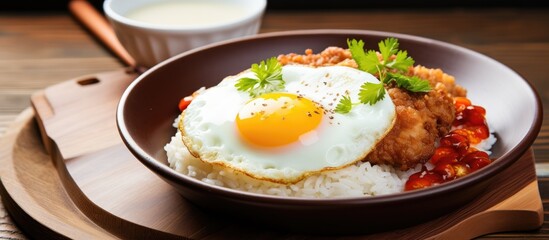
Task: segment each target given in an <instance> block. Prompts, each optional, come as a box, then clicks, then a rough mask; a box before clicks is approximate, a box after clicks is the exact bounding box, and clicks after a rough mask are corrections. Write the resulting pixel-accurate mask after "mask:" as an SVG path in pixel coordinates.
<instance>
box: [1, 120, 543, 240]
mask: <svg viewBox="0 0 549 240" xmlns="http://www.w3.org/2000/svg"><path fill="white" fill-rule="evenodd" d="M38 134H39V132H38V128H37V126H36V124H35V121H34V120H33V116H32V113H30V111H28V110H27V111H24V112H23V113H22V114H21V115H20V116H19V118H18V119H17V120H16V122H15V123H14V125H13V127H12V129H11V130H10V131H9V132H8V133H7V136H6V137H5V138H3V139H2V142H1V147H2V153H3V154H2V155H0V163H1V164H2V166H5V167H4V168H2V169H1V180H2V188H1V191H2V192H1V193H2V196H3V197H4V202H5V203H6V207H7V209H9V210H10V211H11V213H12V215H13V216H14V217H15V220H16V221H17V222H19V223H21V226H22V227H23V229H24V230H26V231H27V233H29V234H30V235H31V236H40V237H45V238H53V237H55V238H58V237H67V238H75V237H76V238H101V239H110V238H123V239H151V238H153V239H159V238H160V239H178V238H181V237H186V238H192V239H203V238H213V239H219V238H229V239H237V238H241V237H245V238H252V239H317V238H318V237H319V236H314V235H302V234H299V233H288V232H286V231H281V230H277V229H271V228H268V227H258V226H255V225H253V220H252V219H250V222H248V223H246V222H234V221H230V220H229V219H228V218H227V216H223V215H221V214H215V213H206V212H203V211H201V210H200V209H198V208H196V207H195V206H194V205H192V204H191V203H189V202H187V201H186V200H184V199H182V198H181V196H179V195H178V194H177V193H176V192H175V191H173V189H172V188H171V186H169V185H168V184H166V183H165V182H163V181H162V180H160V179H159V178H158V177H156V176H155V175H154V174H153V173H152V172H150V171H148V170H147V169H145V168H143V167H142V166H141V165H140V163H139V162H138V161H136V160H135V159H134V158H133V156H132V155H131V154H130V153H129V152H128V151H127V150H126V148H125V146H123V145H122V144H121V143H119V144H117V145H115V146H112V147H107V148H105V149H102V150H99V151H97V152H95V153H92V154H86V155H83V156H78V157H75V158H70V159H63V158H62V157H61V155H60V154H59V152H53V153H52V154H51V155H48V154H47V153H46V151H45V149H44V148H43V146H42V144H41V142H40V141H39V140H38V139H39V137H38ZM8 149H11V151H9V150H8ZM52 157H53V160H52ZM533 163H534V159H533V155H532V151H528V152H527V154H525V156H524V157H522V158H521V159H520V160H519V161H517V162H516V163H515V164H513V165H512V166H511V167H510V168H508V169H506V170H505V171H503V172H502V173H501V174H499V175H498V176H496V177H495V179H494V181H493V183H492V184H491V185H489V186H488V187H487V190H486V191H485V192H484V193H483V194H481V195H479V196H478V197H477V198H475V199H474V200H472V201H471V202H470V203H469V204H467V205H465V206H463V207H461V208H459V209H456V210H455V211H453V212H452V213H450V214H448V215H445V216H442V217H440V218H438V219H435V220H433V221H430V222H426V223H421V224H419V225H417V226H413V227H410V228H406V229H400V230H398V231H391V232H384V233H376V234H371V235H358V236H356V235H355V236H330V238H331V239H403V238H410V239H449V238H456V237H457V238H460V239H468V238H474V237H477V236H480V235H484V234H486V233H492V232H496V231H509V230H530V229H536V228H538V226H540V225H541V224H542V221H543V219H542V216H543V213H542V211H543V209H542V203H541V199H540V195H539V191H538V188H537V180H536V176H535V171H534V165H533ZM509 175H513V176H515V178H514V179H510V178H508V177H507V176H509Z"/></svg>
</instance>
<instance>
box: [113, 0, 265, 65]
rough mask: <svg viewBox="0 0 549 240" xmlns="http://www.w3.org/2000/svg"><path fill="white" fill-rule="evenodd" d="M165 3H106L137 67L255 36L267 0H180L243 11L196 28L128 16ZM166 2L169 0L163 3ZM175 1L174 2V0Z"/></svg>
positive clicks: (126, 0)
mask: <svg viewBox="0 0 549 240" xmlns="http://www.w3.org/2000/svg"><path fill="white" fill-rule="evenodd" d="M161 1H162V0H106V1H105V2H104V4H103V9H104V11H105V14H106V15H107V18H108V19H109V20H110V22H111V24H112V25H113V28H114V31H115V33H116V36H117V38H118V39H119V41H120V43H121V44H122V45H123V46H124V48H125V49H126V50H127V51H128V53H129V54H130V55H131V56H132V57H133V58H135V61H136V64H137V66H138V67H146V68H149V67H152V66H154V65H155V64H157V63H159V62H161V61H164V60H165V59H168V58H170V57H172V56H175V55H177V54H179V53H182V52H185V51H187V50H190V49H193V48H196V47H199V46H203V45H206V44H210V43H214V42H218V41H223V40H227V39H231V38H237V37H243V36H247V35H253V34H256V33H257V32H258V31H259V27H260V25H261V17H262V16H263V13H264V11H265V8H266V5H267V1H266V0H178V1H187V2H200V3H206V2H209V3H216V2H222V3H223V4H233V5H234V6H235V7H238V8H239V9H240V8H241V10H242V11H241V12H242V14H240V15H239V16H238V18H237V19H232V20H227V21H219V22H216V23H210V24H196V25H193V26H189V25H187V26H173V25H161V24H154V23H148V22H144V21H138V20H134V19H130V18H128V17H127V14H128V12H131V11H133V10H135V9H136V8H140V7H143V6H147V5H150V4H152V3H155V2H161ZM164 1H166V0H164ZM171 1H174V0H171Z"/></svg>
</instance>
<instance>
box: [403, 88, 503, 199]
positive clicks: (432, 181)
mask: <svg viewBox="0 0 549 240" xmlns="http://www.w3.org/2000/svg"><path fill="white" fill-rule="evenodd" d="M454 106H455V108H456V118H455V120H454V122H453V124H452V125H453V127H454V130H452V131H450V132H449V133H448V134H446V135H445V136H444V137H442V138H441V139H440V144H439V146H438V147H437V148H436V149H435V153H434V154H433V156H432V157H431V159H429V162H430V163H432V164H433V165H434V168H433V169H431V170H427V168H426V167H425V166H423V169H422V170H421V171H419V172H417V173H414V174H412V175H411V176H410V177H409V178H408V181H407V182H406V185H405V186H404V190H406V191H409V190H414V189H421V188H426V187H429V186H433V185H436V184H440V183H444V182H448V181H451V180H453V179H456V178H460V177H463V176H465V175H467V174H469V173H472V172H474V171H477V170H479V169H481V168H483V167H485V166H487V165H488V164H490V163H491V162H492V160H490V158H489V156H488V154H487V153H486V152H483V151H480V150H478V149H476V148H474V147H472V146H471V145H474V144H477V143H479V142H481V141H482V140H484V139H487V138H488V137H489V136H490V131H489V129H488V125H487V124H486V117H485V115H486V110H485V109H484V108H483V107H480V106H476V105H472V104H471V101H470V100H469V99H467V98H464V97H456V98H454Z"/></svg>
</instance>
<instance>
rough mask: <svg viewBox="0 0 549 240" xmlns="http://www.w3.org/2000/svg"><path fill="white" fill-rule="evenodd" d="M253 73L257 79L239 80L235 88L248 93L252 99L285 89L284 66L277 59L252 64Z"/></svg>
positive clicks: (272, 58) (246, 78)
mask: <svg viewBox="0 0 549 240" xmlns="http://www.w3.org/2000/svg"><path fill="white" fill-rule="evenodd" d="M251 71H252V72H253V73H254V74H255V78H250V77H244V78H240V79H238V80H237V82H236V84H235V85H234V86H235V87H236V88H237V89H238V90H239V91H244V92H248V93H249V94H250V96H251V97H256V96H258V95H261V94H263V93H269V92H275V91H280V90H282V89H284V84H285V82H284V80H282V65H281V64H280V63H279V62H278V60H277V59H276V57H271V58H269V59H267V60H265V61H261V62H260V63H259V64H257V63H254V64H252V67H251Z"/></svg>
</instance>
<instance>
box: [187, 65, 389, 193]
mask: <svg viewBox="0 0 549 240" xmlns="http://www.w3.org/2000/svg"><path fill="white" fill-rule="evenodd" d="M243 77H251V78H255V76H254V74H253V73H252V72H250V71H249V70H248V71H245V72H242V73H240V74H238V75H235V76H229V77H226V78H225V79H223V81H221V83H219V84H218V85H217V86H214V87H211V88H209V89H206V90H204V91H203V92H201V94H199V95H198V96H196V97H195V98H194V99H193V101H192V102H191V104H190V105H189V106H188V107H187V109H185V111H184V112H183V113H182V116H181V118H180V123H179V129H180V131H181V133H182V139H183V142H184V144H185V146H186V147H187V148H188V150H189V152H190V153H191V154H192V155H194V156H195V157H197V158H199V159H201V160H202V161H204V162H207V163H211V164H217V165H222V166H225V167H227V168H231V169H233V170H236V171H238V172H242V173H244V174H246V175H248V176H251V177H253V178H256V179H262V180H268V181H271V182H277V183H284V184H289V183H295V182H298V181H299V180H301V179H303V178H305V177H307V176H309V175H311V174H314V173H317V172H321V171H327V170H335V169H340V168H343V167H346V166H348V165H351V164H354V163H355V162H357V161H361V160H363V159H364V158H365V157H366V156H367V155H368V153H369V152H370V151H372V150H373V148H374V147H375V145H376V144H377V143H378V142H379V141H380V140H381V139H382V138H383V137H384V136H385V135H386V134H387V133H388V132H389V130H390V129H391V128H392V126H393V125H394V122H395V118H396V113H395V106H394V104H393V102H392V101H391V98H390V97H389V95H388V94H386V96H385V97H384V98H383V99H382V100H380V101H378V102H377V103H376V104H374V105H369V104H356V105H355V106H353V108H352V110H351V111H350V112H349V113H345V114H340V113H336V112H335V111H334V110H335V108H336V106H337V104H338V103H339V101H340V99H341V98H342V97H343V96H349V97H350V98H351V100H352V102H353V103H358V102H359V99H358V93H359V91H360V87H361V85H362V84H364V83H365V82H372V83H379V80H378V79H377V78H375V77H374V76H372V75H371V74H369V73H366V72H363V71H360V70H357V69H354V68H350V67H344V66H328V67H309V66H301V65H287V66H284V67H283V69H282V78H283V80H284V81H285V86H284V88H285V89H284V90H282V91H279V92H271V93H265V94H262V95H260V96H257V97H255V98H253V97H250V95H249V94H248V93H247V92H242V91H238V90H237V88H236V87H235V83H236V82H237V81H238V79H240V78H243Z"/></svg>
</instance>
